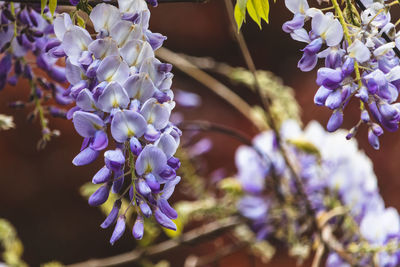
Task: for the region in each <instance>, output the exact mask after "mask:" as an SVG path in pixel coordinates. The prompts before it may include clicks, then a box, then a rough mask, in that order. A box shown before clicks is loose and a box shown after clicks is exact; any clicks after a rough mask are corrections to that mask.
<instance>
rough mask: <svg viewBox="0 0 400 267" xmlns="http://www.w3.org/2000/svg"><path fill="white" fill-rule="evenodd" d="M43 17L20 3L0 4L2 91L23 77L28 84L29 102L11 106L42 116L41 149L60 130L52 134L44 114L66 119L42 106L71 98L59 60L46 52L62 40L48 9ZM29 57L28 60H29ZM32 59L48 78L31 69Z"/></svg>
mask: <svg viewBox="0 0 400 267" xmlns="http://www.w3.org/2000/svg"><path fill="white" fill-rule="evenodd" d="M43 12H44V16H47V17H48V19H45V18H44V16H41V12H40V10H37V9H36V8H35V7H31V6H28V5H24V4H19V3H9V2H0V20H1V27H0V51H1V52H2V54H3V55H2V58H1V59H0V90H1V89H3V88H4V87H5V85H6V84H7V83H8V84H10V85H16V84H17V82H18V80H19V79H20V78H25V79H27V80H28V81H29V85H30V89H31V92H30V96H29V100H28V101H26V102H25V101H24V102H22V101H17V102H15V103H11V105H10V106H11V107H16V108H20V107H28V106H29V107H30V106H33V107H34V108H33V109H34V110H33V112H32V113H30V115H29V116H28V120H33V119H34V118H35V117H36V114H43V116H42V115H40V116H39V119H40V123H41V126H42V133H43V138H42V140H41V141H40V142H39V143H38V146H39V147H40V148H41V147H43V146H44V145H45V143H46V142H47V141H48V140H49V139H50V137H51V136H54V135H57V133H58V131H50V129H49V128H48V122H47V119H46V118H45V117H44V115H45V114H46V115H47V114H49V115H51V116H53V117H61V118H65V117H66V112H65V111H64V110H63V109H61V108H59V107H56V106H53V105H52V104H49V105H46V107H44V105H43V103H44V102H45V101H46V100H47V99H49V98H54V100H55V101H56V102H57V103H58V104H61V105H67V104H70V103H71V102H72V99H71V98H70V97H68V96H65V95H64V91H65V90H64V88H63V87H62V86H61V84H63V83H65V82H66V73H65V68H64V67H62V66H60V65H58V64H57V59H55V58H53V57H51V56H50V55H49V54H48V53H47V52H48V50H50V49H51V48H52V47H54V46H57V45H59V43H60V41H59V40H57V39H56V38H55V36H54V31H53V25H52V24H51V21H50V19H51V14H50V12H49V11H48V8H47V7H46V8H45V9H44V11H43ZM28 56H29V57H28ZM31 58H33V60H35V63H36V66H37V67H38V68H39V69H41V70H43V71H45V72H46V73H47V75H48V79H47V78H43V77H38V76H37V75H35V73H34V72H33V70H32V67H31V63H32V62H29V60H30V59H31Z"/></svg>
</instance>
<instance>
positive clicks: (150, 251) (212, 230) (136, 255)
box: [67, 216, 242, 267]
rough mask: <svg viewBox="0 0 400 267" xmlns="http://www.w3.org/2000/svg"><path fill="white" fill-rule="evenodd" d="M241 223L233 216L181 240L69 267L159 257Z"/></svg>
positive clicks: (102, 264) (198, 229) (105, 265)
mask: <svg viewBox="0 0 400 267" xmlns="http://www.w3.org/2000/svg"><path fill="white" fill-rule="evenodd" d="M240 223H242V220H241V219H240V218H239V217H238V216H231V217H228V218H225V219H221V220H219V221H215V222H211V223H209V224H206V225H203V226H201V227H199V228H196V229H194V230H191V231H189V232H187V233H184V234H182V235H181V236H180V238H177V239H170V240H167V241H164V242H162V243H159V244H156V245H153V246H150V247H147V248H138V249H135V250H133V251H131V252H126V253H123V254H119V255H116V256H112V257H109V258H104V259H93V260H88V261H84V262H79V263H75V264H71V265H67V266H69V267H107V266H118V265H122V264H127V263H133V262H137V261H139V260H141V259H143V258H145V257H152V256H159V255H161V254H164V253H166V252H169V251H171V250H174V249H177V248H179V247H181V246H183V245H193V244H196V243H199V242H201V241H204V240H205V239H207V238H210V237H213V236H217V235H219V234H221V233H224V232H225V231H227V230H229V229H231V228H232V227H235V226H237V225H239V224H240Z"/></svg>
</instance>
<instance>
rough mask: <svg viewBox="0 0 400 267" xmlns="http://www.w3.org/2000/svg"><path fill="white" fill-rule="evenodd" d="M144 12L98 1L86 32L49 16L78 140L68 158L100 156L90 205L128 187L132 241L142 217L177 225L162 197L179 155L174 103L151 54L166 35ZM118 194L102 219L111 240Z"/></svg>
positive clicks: (119, 215) (128, 0)
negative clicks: (90, 29) (133, 212)
mask: <svg viewBox="0 0 400 267" xmlns="http://www.w3.org/2000/svg"><path fill="white" fill-rule="evenodd" d="M149 18H150V12H149V10H148V8H147V4H146V2H145V1H144V0H119V1H118V7H115V6H112V5H109V4H105V3H103V4H99V5H97V6H95V7H94V8H93V10H92V11H91V14H90V20H91V22H92V23H93V26H94V29H95V31H96V36H95V37H93V35H90V34H89V32H88V31H87V30H86V29H84V28H82V27H79V26H76V25H74V24H73V23H72V20H71V18H70V16H69V15H68V14H66V13H63V14H60V15H57V17H56V18H55V20H54V32H55V35H56V36H57V38H58V40H59V43H58V44H54V45H52V48H51V49H50V50H49V54H52V55H53V56H55V57H62V56H65V57H66V78H67V80H68V82H69V83H70V86H69V88H68V89H67V91H66V94H65V95H66V96H68V97H71V98H73V99H74V100H75V102H76V106H75V107H73V108H72V109H71V110H70V111H69V112H68V117H69V118H70V119H72V121H73V123H74V126H75V129H76V131H77V132H78V134H79V135H81V136H82V137H83V138H84V141H83V144H82V148H81V152H80V153H79V154H78V155H77V156H76V157H75V158H74V160H73V163H74V164H75V165H78V166H80V165H85V164H89V163H91V162H93V161H94V160H96V158H98V156H99V155H104V167H102V168H101V169H100V170H99V171H98V172H97V173H96V174H95V175H94V177H93V179H92V182H93V183H95V184H99V185H100V187H99V189H98V190H97V191H96V192H95V193H94V194H93V195H92V196H91V197H90V198H89V204H90V205H92V206H98V205H101V204H103V203H104V202H105V201H106V200H107V199H108V197H109V194H110V193H111V192H112V193H116V194H120V198H121V197H128V196H125V194H127V193H128V192H129V199H130V204H129V207H128V208H132V209H135V210H136V216H137V218H136V222H135V224H134V227H133V230H132V233H133V236H134V237H135V238H136V239H141V238H142V236H143V231H144V220H143V218H144V217H150V216H152V215H154V218H155V220H156V221H157V222H158V223H159V224H160V225H161V226H163V227H166V228H168V229H176V226H175V224H174V222H173V219H176V218H177V213H176V211H175V210H174V209H173V208H172V207H171V206H170V204H169V203H168V198H169V197H170V196H171V194H172V192H173V190H174V188H175V185H176V184H177V183H178V182H179V181H180V178H179V177H178V176H177V175H176V171H177V168H179V165H180V164H179V160H178V159H177V158H175V157H173V156H174V154H175V152H176V149H177V147H178V146H179V142H180V135H181V131H180V130H179V129H178V128H177V127H175V126H174V125H173V124H172V123H171V122H170V121H169V117H170V115H171V111H172V109H173V108H174V106H175V102H174V101H173V98H174V94H173V92H172V91H171V89H170V87H171V82H172V77H173V75H172V74H171V72H170V71H171V69H172V66H171V65H170V64H165V63H161V62H160V61H159V60H158V59H156V58H155V55H154V51H155V50H156V49H158V48H159V47H160V46H161V45H162V43H163V41H164V40H165V39H166V38H165V37H164V36H162V35H160V34H157V33H152V32H151V31H150V30H149V29H148V26H149ZM54 51H57V52H56V53H54ZM126 180H127V181H126ZM124 188H125V189H124ZM120 198H118V200H117V202H115V203H114V207H113V209H112V210H111V212H110V214H109V216H108V217H107V218H106V220H105V221H104V222H103V223H102V225H101V227H103V228H107V227H110V226H111V225H113V224H114V223H115V222H116V224H115V229H114V233H113V234H112V237H111V240H110V242H111V244H114V242H116V241H117V240H118V239H119V238H120V237H121V236H122V234H123V233H124V231H125V222H126V217H125V214H126V210H121V202H120Z"/></svg>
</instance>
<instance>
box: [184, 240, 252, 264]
mask: <svg viewBox="0 0 400 267" xmlns="http://www.w3.org/2000/svg"><path fill="white" fill-rule="evenodd" d="M246 246H248V244H246V243H245V242H241V243H239V244H229V245H227V246H225V247H222V248H219V249H218V250H216V251H215V252H214V253H212V254H208V255H205V256H201V257H200V256H194V255H191V256H189V257H188V258H187V260H186V261H185V265H184V267H201V266H208V265H210V264H211V263H217V262H218V261H219V260H220V259H222V258H224V257H226V256H228V255H231V254H232V253H235V252H237V251H238V250H239V249H242V248H244V247H246Z"/></svg>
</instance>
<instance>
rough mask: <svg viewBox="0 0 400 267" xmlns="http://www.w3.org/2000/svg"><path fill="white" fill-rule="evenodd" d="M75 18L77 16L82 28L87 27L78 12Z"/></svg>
mask: <svg viewBox="0 0 400 267" xmlns="http://www.w3.org/2000/svg"><path fill="white" fill-rule="evenodd" d="M75 18H76V22H77V23H78V25H79V26H80V27H82V28H85V20H84V19H83V18H82V17H81V16H79V15H78V14H76V17H75Z"/></svg>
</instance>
